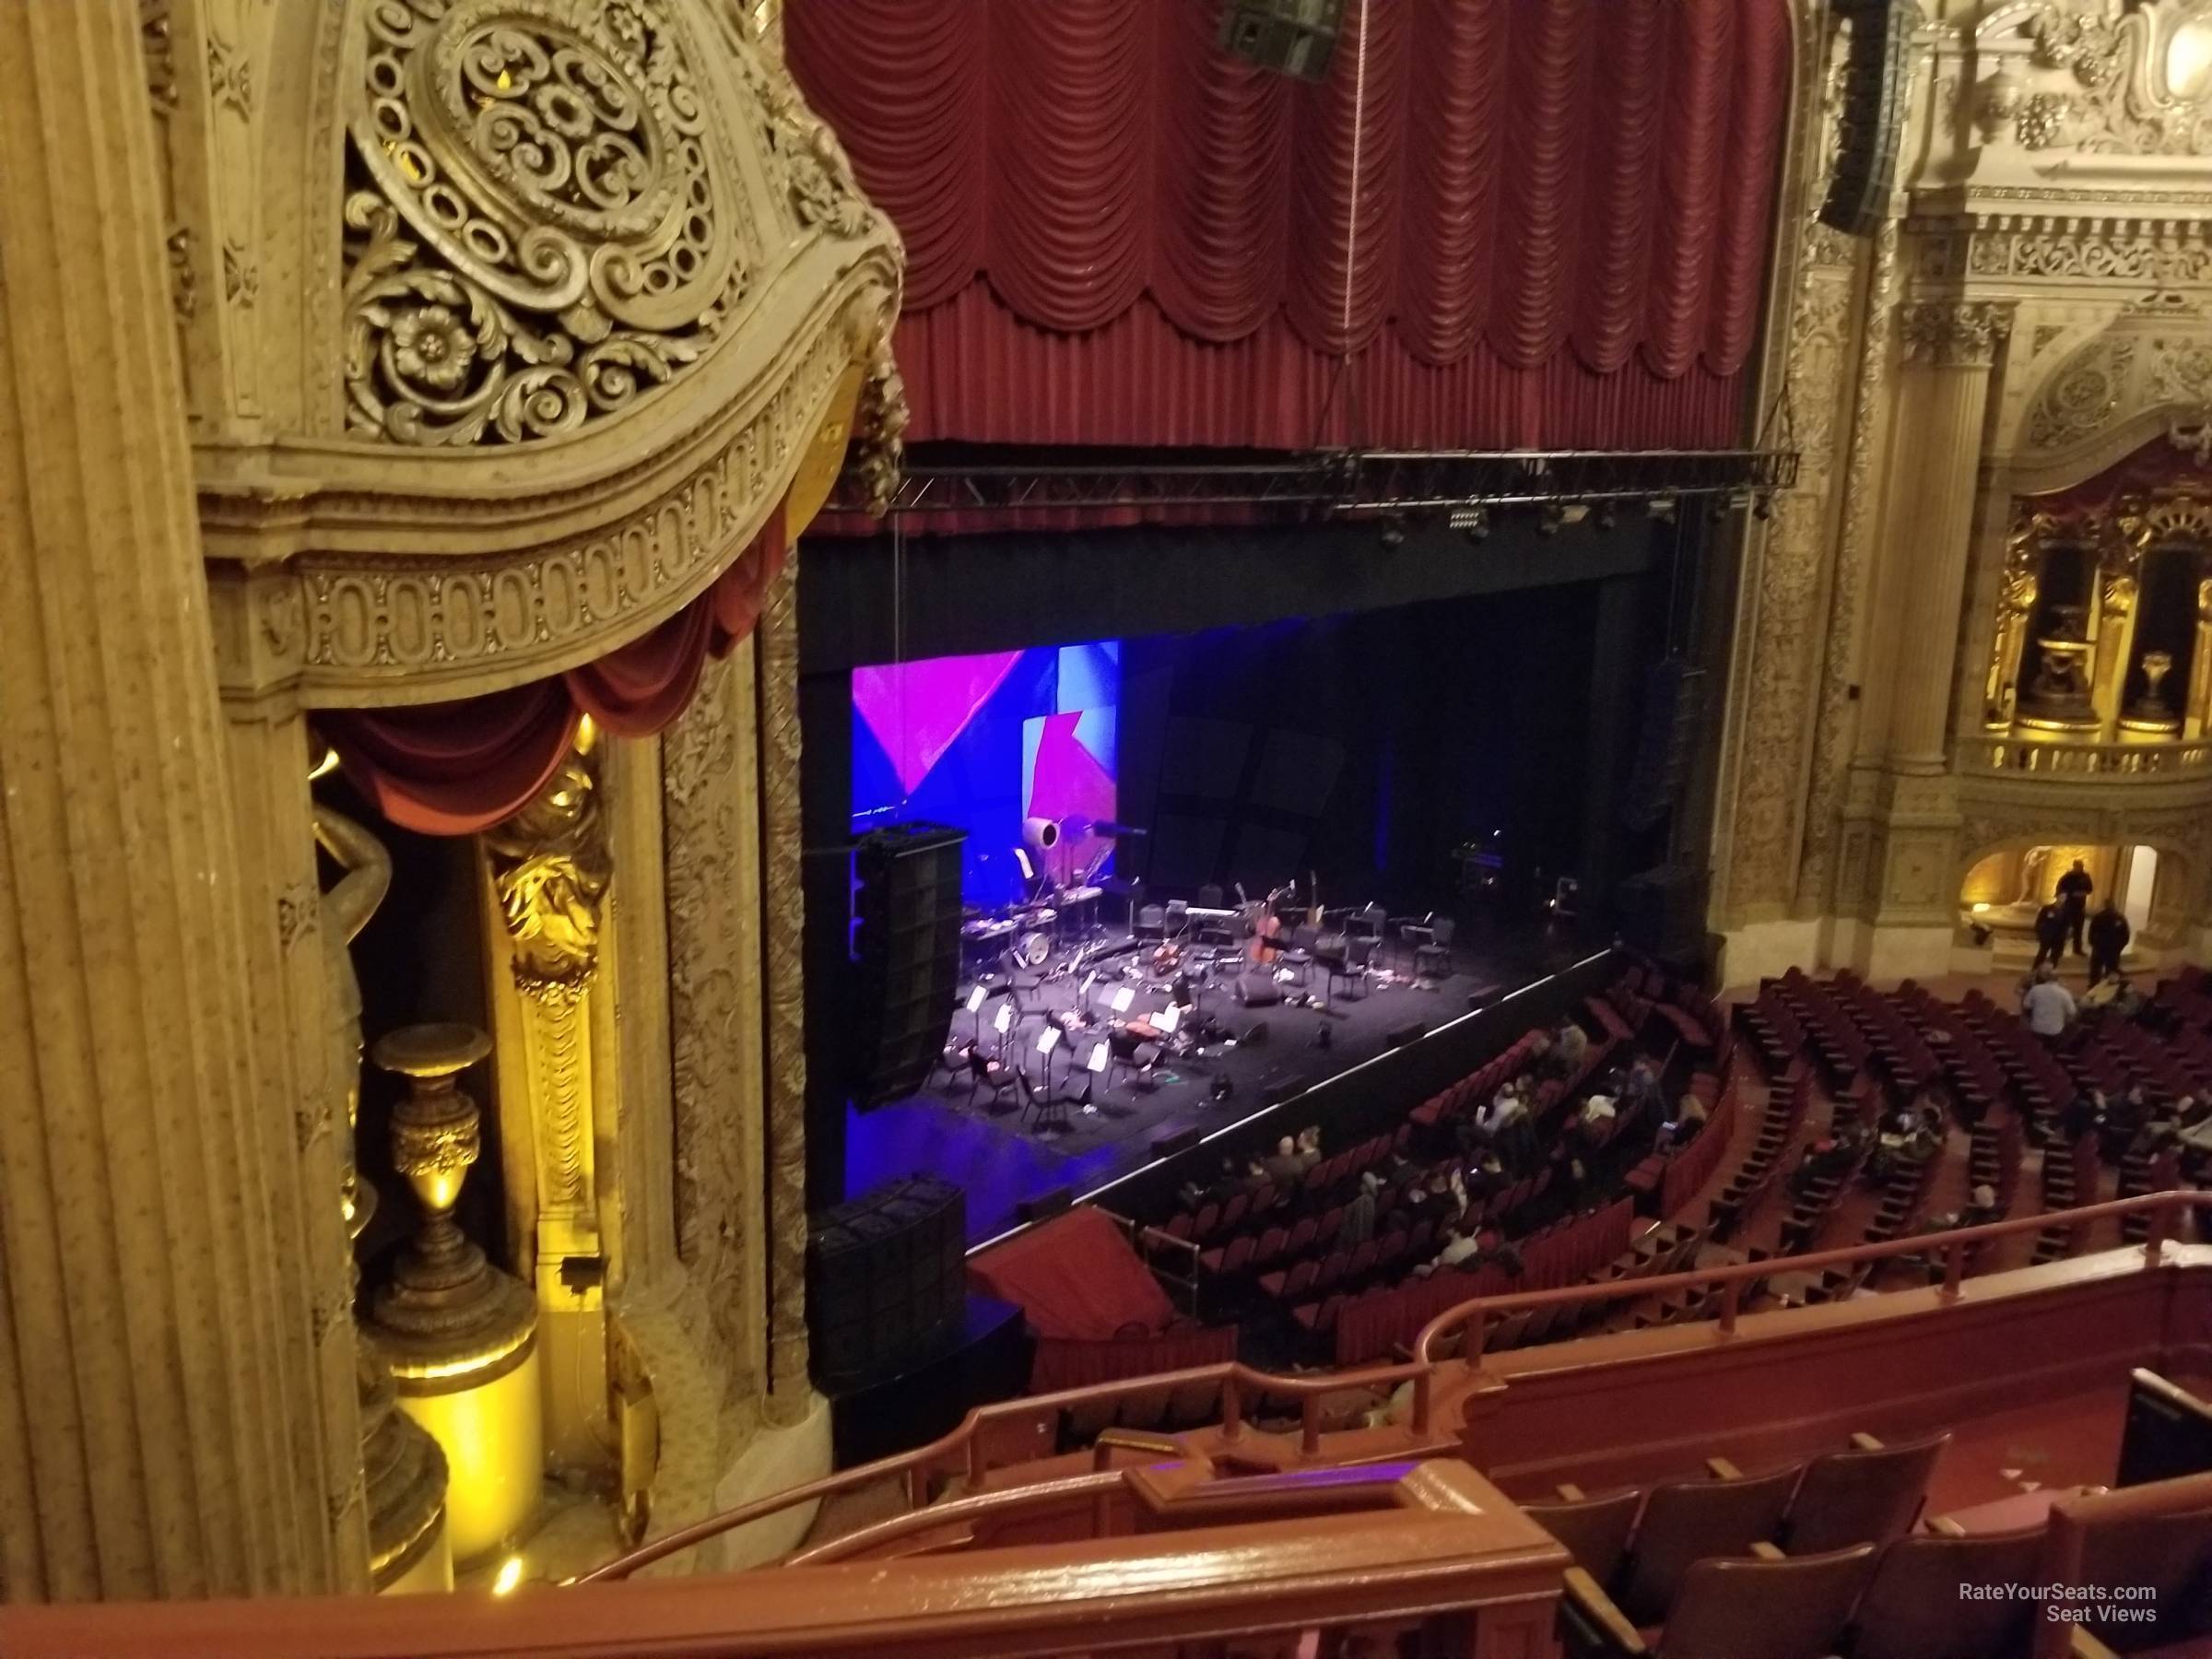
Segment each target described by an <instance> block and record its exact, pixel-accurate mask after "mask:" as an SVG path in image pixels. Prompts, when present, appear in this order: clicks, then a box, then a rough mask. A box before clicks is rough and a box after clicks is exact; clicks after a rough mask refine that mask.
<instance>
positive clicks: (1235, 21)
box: [1221, 0, 1344, 81]
mask: <svg viewBox="0 0 2212 1659" xmlns="http://www.w3.org/2000/svg"><path fill="white" fill-rule="evenodd" d="M1343 23H1344V0H1229V4H1228V5H1227V6H1223V7H1222V9H1221V45H1222V49H1223V50H1224V51H1227V52H1232V53H1235V54H1236V55H1237V56H1239V57H1241V58H1244V59H1247V60H1248V61H1250V62H1252V63H1254V64H1257V65H1260V67H1261V68H1263V69H1273V70H1276V71H1277V73H1279V74H1283V75H1295V76H1298V77H1299V78H1300V80H1311V81H1317V80H1324V79H1326V78H1327V76H1328V73H1329V59H1330V57H1331V56H1332V55H1333V54H1334V53H1335V50H1336V35H1337V31H1338V29H1340V28H1341V27H1342V26H1343Z"/></svg>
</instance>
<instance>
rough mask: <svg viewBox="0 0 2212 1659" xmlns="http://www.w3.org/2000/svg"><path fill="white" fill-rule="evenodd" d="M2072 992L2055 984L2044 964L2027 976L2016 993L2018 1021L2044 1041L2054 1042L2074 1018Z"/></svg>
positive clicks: (2051, 971) (2052, 972)
mask: <svg viewBox="0 0 2212 1659" xmlns="http://www.w3.org/2000/svg"><path fill="white" fill-rule="evenodd" d="M2074 1014H2075V1003H2074V993H2073V992H2071V991H2069V990H2067V989H2066V988H2065V986H2064V985H2062V984H2060V983H2059V982H2058V972H2057V971H2056V970H2055V969H2053V967H2052V966H2051V965H2050V964H2049V963H2048V962H2046V963H2044V964H2043V965H2042V966H2041V967H2040V968H2038V969H2037V970H2036V971H2034V972H2033V973H2032V974H2030V976H2029V979H2028V982H2027V984H2026V986H2025V987H2024V988H2023V989H2022V990H2021V992H2020V1018H2022V1019H2024V1020H2026V1021H2027V1022H2028V1029H2029V1030H2030V1031H2033V1032H2034V1033H2035V1034H2036V1035H2037V1036H2038V1037H2041V1039H2042V1040H2043V1041H2045V1042H2055V1041H2057V1040H2058V1039H2059V1038H2060V1037H2061V1036H2063V1035H2064V1034H2065V1029H2066V1027H2067V1025H2068V1024H2069V1023H2071V1021H2072V1020H2073V1018H2074Z"/></svg>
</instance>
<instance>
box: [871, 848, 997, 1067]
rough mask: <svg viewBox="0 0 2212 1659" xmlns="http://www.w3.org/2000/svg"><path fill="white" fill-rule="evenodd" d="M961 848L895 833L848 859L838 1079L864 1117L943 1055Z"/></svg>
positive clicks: (956, 969)
mask: <svg viewBox="0 0 2212 1659" xmlns="http://www.w3.org/2000/svg"><path fill="white" fill-rule="evenodd" d="M967 839H968V837H967V832H966V831H965V830H948V829H947V828H945V827H944V826H943V825H941V824H897V825H893V826H892V827H890V828H888V829H885V830H876V831H875V832H874V833H872V834H870V835H866V836H864V837H863V838H862V839H861V842H860V845H859V846H858V847H857V848H855V849H854V851H853V878H854V899H853V949H852V957H853V971H852V975H851V981H850V983H851V995H850V996H849V997H848V998H847V1005H846V1006H847V1009H848V1012H849V1014H850V1016H851V1020H850V1030H851V1033H852V1040H851V1043H850V1045H849V1047H848V1049H847V1053H849V1054H850V1056H851V1065H850V1068H849V1070H848V1071H847V1074H846V1077H847V1087H848V1089H849V1092H850V1093H851V1095H852V1097H853V1104H854V1105H856V1106H858V1107H860V1108H861V1109H862V1110H863V1111H865V1110H866V1109H867V1108H869V1107H871V1106H881V1105H885V1104H887V1103H888V1102H889V1101H892V1100H904V1099H905V1098H906V1097H907V1096H909V1095H911V1094H913V1093H914V1092H915V1091H917V1090H918V1089H920V1088H921V1087H922V1086H923V1084H924V1083H926V1082H927V1081H928V1080H929V1074H930V1071H931V1069H932V1068H933V1067H935V1065H936V1063H937V1056H938V1054H939V1053H942V1052H943V1050H944V1047H945V1038H946V1033H947V1030H949V1029H950V1028H951V1025H952V1002H953V996H954V994H955V993H956V992H957V991H958V990H959V973H960V853H961V849H962V846H963V844H964V843H965V842H966V841H967Z"/></svg>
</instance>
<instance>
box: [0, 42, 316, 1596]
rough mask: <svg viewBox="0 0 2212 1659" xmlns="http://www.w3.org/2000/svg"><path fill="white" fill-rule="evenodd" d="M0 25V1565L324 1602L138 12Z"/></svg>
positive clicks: (153, 1587)
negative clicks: (0, 88) (315, 1594)
mask: <svg viewBox="0 0 2212 1659" xmlns="http://www.w3.org/2000/svg"><path fill="white" fill-rule="evenodd" d="M8 24H9V26H8V27H7V28H6V29H5V30H0V79H4V80H5V83H6V85H7V86H8V87H10V88H13V95H12V96H11V97H10V98H8V99H7V100H5V104H4V105H0V291H4V292H5V294H6V301H5V303H4V304H0V594H4V595H5V603H0V662H5V663H6V673H5V674H4V675H0V779H4V780H5V784H4V786H0V1050H5V1052H6V1053H10V1054H12V1055H14V1056H16V1057H17V1064H16V1065H15V1066H14V1068H13V1071H12V1076H11V1082H10V1087H9V1088H8V1090H7V1092H6V1099H5V1100H0V1580H5V1582H6V1586H7V1594H9V1596H10V1597H13V1598H21V1599H30V1600H35V1599H41V1598H44V1599H61V1598H77V1597H133V1598H135V1597H159V1596H200V1595H211V1594H223V1595H255V1594H277V1593H286V1592H312V1591H324V1590H331V1589H335V1588H338V1587H339V1586H340V1585H341V1583H346V1582H348V1575H347V1574H346V1573H344V1572H341V1571H340V1569H339V1567H338V1564H337V1562H336V1559H335V1555H336V1551H335V1547H334V1527H335V1519H334V1517H335V1514H336V1513H337V1512H340V1511H342V1510H344V1509H345V1507H346V1503H347V1499H346V1494H345V1493H343V1492H340V1491H335V1490H334V1489H333V1480H332V1475H331V1470H330V1465H329V1463H328V1461H327V1460H326V1459H325V1458H324V1456H323V1455H320V1454H319V1452H318V1448H320V1447H321V1446H322V1445H323V1444H324V1441H325V1440H326V1437H327V1435H328V1433H329V1432H330V1424H331V1422H332V1421H333V1420H334V1419H333V1418H330V1417H329V1416H327V1415H326V1414H325V1412H324V1404H323V1402H322V1400H321V1398H320V1391H319V1386H318V1379H319V1377H321V1376H322V1374H323V1373H322V1368H321V1365H320V1356H319V1354H318V1350H317V1335H318V1333H317V1323H318V1320H319V1319H325V1318H328V1317H330V1315H331V1311H332V1304H331V1303H330V1302H329V1300H327V1299H324V1300H321V1301H319V1300H318V1298H317V1296H316V1293H315V1288H314V1286H313V1285H312V1283H311V1282H310V1277H311V1276H310V1275H309V1274H307V1273H305V1272H300V1271H293V1270H288V1268H287V1266H286V1264H287V1263H288V1262H292V1263H297V1262H299V1261H300V1259H301V1257H302V1253H303V1252H304V1251H305V1250H306V1247H307V1244H306V1241H308V1239H309V1238H310V1237H311V1236H313V1234H312V1229H311V1224H310V1222H309V1220H308V1207H307V1206H310V1205H317V1206H328V1205H332V1204H334V1203H335V1194H334V1193H333V1192H331V1191H329V1190H327V1189H326V1190H322V1191H316V1192H312V1193H310V1192H307V1191H305V1190H303V1180H302V1170H303V1164H302V1159H301V1144H300V1118H299V1116H298V1115H296V1113H295V1112H291V1111H278V1112H272V1111H270V1110H269V1109H268V1108H269V1104H270V1099H271V1097H270V1095H269V1093H268V1092H267V1091H266V1090H265V1088H263V1084H264V1081H265V1079H264V1078H263V1077H262V1075H261V1073H262V1068H263V1066H264V1065H265V1052H264V1051H263V1050H262V1049H261V1048H260V1047H258V1046H257V1044H256V1043H255V1041H254V1038H253V1024H252V1014H251V1010H252V1007H253V1000H252V996H251V994H250V990H249V986H250V984H251V977H250V975H251V970H250V966H249V962H250V947H249V944H248V940H249V938H250V937H258V936H259V935H260V933H261V931H262V930H267V931H268V932H269V933H271V934H274V933H275V932H276V930H277V926H278V916H277V913H276V911H275V909H274V907H271V908H269V909H267V910H262V909H251V910H250V909H249V908H248V905H247V897H248V895H249V893H251V892H252V891H253V888H251V887H250V886H249V884H248V883H247V882H246V881H245V880H244V879H243V876H242V871H241V860H240V853H239V847H238V842H237V839H236V829H235V822H234V818H233V806H232V804H231V800H230V794H229V779H230V762H229V756H228V755H227V754H226V749H225V742H224V735H223V730H222V723H221V718H220V714H219V712H218V705H217V699H216V690H215V682H214V676H213V663H214V645H213V640H212V635H211V630H210V627H209V622H208V606H207V595H206V581H205V577H204V575H203V573H202V569H201V562H200V546H199V535H198V530H197V524H196V516H195V509H194V492H193V481H192V473H191V466H190V460H189V456H188V453H187V451H186V446H185V441H184V430H183V425H182V414H181V411H182V407H183V392H182V385H181V383H180V377H179V369H178V360H177V347H176V338H175V335H174V333H173V330H172V328H171V317H172V312H171V306H170V282H169V275H170V273H169V269H168V265H167V263H166V258H165V254H164V241H165V237H166V232H165V227H164V222H163V218H162V208H161V188H160V182H159V177H158V174H157V171H156V160H155V143H154V136H153V132H152V117H151V115H150V113H149V111H148V106H147V100H145V99H144V98H143V97H140V96H133V95H131V93H130V89H131V88H135V87H140V86H143V85H144V84H145V79H144V77H145V73H146V66H145V63H144V61H143V59H142V57H141V55H140V41H139V35H138V29H137V27H136V18H135V13H134V11H133V9H132V8H130V7H127V6H23V7H18V8H16V9H15V10H14V11H13V12H12V13H11V15H10V17H9V19H8ZM305 897H307V898H309V899H310V900H312V895H306V896H305ZM331 1167H332V1166H330V1165H328V1163H327V1161H326V1163H325V1168H326V1169H329V1168H331ZM322 1236H324V1237H325V1238H327V1237H328V1236H329V1235H328V1234H327V1233H324V1234H323V1235H322ZM343 1415H344V1414H343V1413H342V1412H341V1413H340V1414H339V1418H340V1419H342V1418H343Z"/></svg>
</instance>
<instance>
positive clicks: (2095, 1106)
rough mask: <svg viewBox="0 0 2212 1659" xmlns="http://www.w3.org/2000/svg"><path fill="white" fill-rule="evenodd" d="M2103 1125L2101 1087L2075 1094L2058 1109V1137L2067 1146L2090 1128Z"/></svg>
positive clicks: (2085, 1133)
mask: <svg viewBox="0 0 2212 1659" xmlns="http://www.w3.org/2000/svg"><path fill="white" fill-rule="evenodd" d="M2103 1125H2104V1091H2103V1090H2102V1089H2101V1088H2092V1089H2088V1090H2087V1091H2086V1092H2084V1093H2082V1094H2077V1095H2076V1096H2075V1097H2074V1098H2073V1099H2072V1100H2068V1101H2067V1102H2066V1103H2065V1106H2064V1107H2063V1108H2061V1109H2060V1112H2059V1114H2058V1133H2059V1137H2060V1139H2061V1140H2062V1141H2063V1142H2064V1143H2065V1145H2067V1146H2069V1147H2070V1146H2072V1145H2073V1144H2074V1143H2075V1142H2076V1141H2077V1140H2079V1139H2080V1138H2081V1137H2082V1136H2083V1135H2087V1134H2088V1133H2089V1132H2090V1131H2091V1130H2092V1129H2100V1128H2102V1127H2103Z"/></svg>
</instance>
